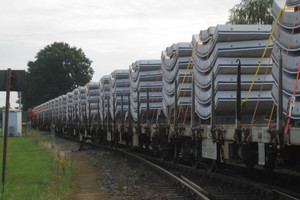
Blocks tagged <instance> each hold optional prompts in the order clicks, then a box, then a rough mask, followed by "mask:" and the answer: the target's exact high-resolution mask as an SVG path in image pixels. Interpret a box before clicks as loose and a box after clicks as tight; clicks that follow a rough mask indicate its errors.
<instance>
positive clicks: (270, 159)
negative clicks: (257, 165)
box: [264, 151, 277, 172]
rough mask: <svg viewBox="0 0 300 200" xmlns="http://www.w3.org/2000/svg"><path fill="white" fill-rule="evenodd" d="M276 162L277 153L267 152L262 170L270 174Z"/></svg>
mask: <svg viewBox="0 0 300 200" xmlns="http://www.w3.org/2000/svg"><path fill="white" fill-rule="evenodd" d="M276 162H277V153H276V152H275V151H269V152H267V155H266V162H265V165H264V169H265V171H267V172H272V171H273V170H274V168H275V166H276Z"/></svg>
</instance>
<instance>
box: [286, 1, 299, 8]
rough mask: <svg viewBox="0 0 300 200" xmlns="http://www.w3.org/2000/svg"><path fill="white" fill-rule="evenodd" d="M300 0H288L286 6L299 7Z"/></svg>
mask: <svg viewBox="0 0 300 200" xmlns="http://www.w3.org/2000/svg"><path fill="white" fill-rule="evenodd" d="M299 4H300V0H287V1H286V5H287V6H291V7H296V6H299Z"/></svg>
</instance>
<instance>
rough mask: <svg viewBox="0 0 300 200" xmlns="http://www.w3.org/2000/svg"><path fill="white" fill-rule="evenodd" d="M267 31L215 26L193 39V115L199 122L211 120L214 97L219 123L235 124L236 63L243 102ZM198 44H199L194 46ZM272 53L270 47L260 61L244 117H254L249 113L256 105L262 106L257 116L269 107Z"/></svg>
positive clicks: (265, 27)
mask: <svg viewBox="0 0 300 200" xmlns="http://www.w3.org/2000/svg"><path fill="white" fill-rule="evenodd" d="M270 31H271V26H269V25H218V26H216V27H209V28H208V29H207V30H205V31H201V33H200V35H194V36H193V40H192V44H193V46H195V47H196V52H195V53H194V54H193V62H194V68H193V73H194V78H195V82H196V84H195V85H196V87H195V88H196V90H195V93H196V113H197V114H198V115H199V117H200V118H201V119H209V118H210V116H211V111H212V109H211V106H212V105H211V98H212V96H214V97H215V99H214V102H215V105H213V107H214V109H215V111H214V112H215V114H216V116H220V117H218V118H217V119H219V120H223V122H221V123H234V122H233V121H232V120H234V114H235V113H234V112H235V100H236V84H237V82H236V80H237V60H238V59H239V60H240V61H241V64H242V75H241V80H242V83H241V84H242V91H241V96H242V100H245V99H246V96H247V93H248V90H249V87H250V84H251V82H252V79H253V74H255V71H256V69H257V66H258V64H259V63H260V60H261V55H262V53H263V51H264V49H265V48H266V43H267V41H268V38H269V35H270ZM199 41H201V42H202V43H200V44H198V45H197V42H199ZM271 49H272V45H270V46H269V48H268V49H267V50H266V51H267V53H266V56H265V58H263V59H262V61H261V64H262V65H261V70H259V73H258V76H257V77H256V79H255V81H254V86H253V90H252V92H251V93H250V95H249V98H248V101H247V103H246V105H245V107H244V109H243V112H244V114H246V115H248V114H250V115H251V114H253V113H251V112H253V109H254V106H255V104H256V102H257V101H260V102H261V103H260V107H259V109H258V112H259V113H258V114H264V113H266V112H267V109H269V107H270V105H271V104H272V96H271V89H272V84H273V78H272V76H271V75H270V74H271V70H272V62H271V61H270V59H269V57H270V53H271ZM266 71H267V72H266ZM265 74H266V75H265ZM212 79H213V80H214V81H212ZM212 84H213V86H214V94H212ZM262 86H263V89H262V91H260V90H261V88H262ZM226 116H229V117H226ZM244 119H247V118H246V117H244ZM248 123H249V122H248Z"/></svg>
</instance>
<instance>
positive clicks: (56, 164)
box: [0, 130, 74, 200]
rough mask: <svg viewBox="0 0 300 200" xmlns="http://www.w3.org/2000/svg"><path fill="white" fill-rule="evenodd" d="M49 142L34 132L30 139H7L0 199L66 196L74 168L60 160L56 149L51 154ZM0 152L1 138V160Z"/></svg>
mask: <svg viewBox="0 0 300 200" xmlns="http://www.w3.org/2000/svg"><path fill="white" fill-rule="evenodd" d="M49 141H50V137H49V136H47V135H42V134H40V132H38V131H36V130H32V131H31V132H30V137H9V138H8V152H7V168H6V169H7V170H6V184H5V192H4V194H1V193H0V199H5V200H21V199H22V200H27V199H28V200H29V199H30V200H39V199H43V200H44V199H45V200H47V199H49V200H52V199H53V200H54V199H62V198H63V197H64V196H65V194H67V192H68V190H69V188H70V186H71V176H72V174H73V172H74V167H73V164H72V163H71V162H70V161H68V160H67V159H66V157H65V158H62V157H61V156H60V153H59V151H58V150H57V148H56V149H55V153H53V152H54V151H50V149H49V148H48V146H50V145H48V144H50V142H49ZM2 149H3V138H1V139H0V153H1V158H2ZM57 155H59V156H57ZM0 166H1V167H2V159H1V161H0ZM1 189H2V188H1Z"/></svg>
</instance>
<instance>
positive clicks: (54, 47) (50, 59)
mask: <svg viewBox="0 0 300 200" xmlns="http://www.w3.org/2000/svg"><path fill="white" fill-rule="evenodd" d="M35 58H36V60H35V61H29V62H28V64H27V65H28V71H27V72H26V90H25V91H24V97H23V102H24V109H25V110H26V109H28V108H30V107H32V106H37V105H39V104H41V103H44V102H46V101H48V100H50V99H53V98H55V97H58V96H60V95H63V94H66V93H67V92H69V91H72V90H73V89H74V88H76V87H78V86H81V85H85V84H86V83H88V82H89V81H90V80H91V79H92V76H93V73H94V70H93V69H92V68H91V63H92V61H91V60H90V59H89V58H87V57H86V56H85V54H84V52H83V51H82V50H81V49H80V48H79V49H77V48H76V47H70V45H69V44H67V43H63V42H54V43H53V44H51V45H47V46H46V47H45V48H44V49H42V50H40V51H39V52H38V53H37V55H36V57H35Z"/></svg>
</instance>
